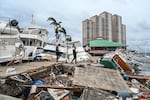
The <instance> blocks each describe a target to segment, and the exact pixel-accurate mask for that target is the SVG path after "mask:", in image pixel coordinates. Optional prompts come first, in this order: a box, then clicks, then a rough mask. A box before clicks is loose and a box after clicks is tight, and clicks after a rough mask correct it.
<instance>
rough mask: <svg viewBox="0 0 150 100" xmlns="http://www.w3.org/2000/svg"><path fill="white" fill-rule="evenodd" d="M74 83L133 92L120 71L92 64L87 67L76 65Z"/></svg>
mask: <svg viewBox="0 0 150 100" xmlns="http://www.w3.org/2000/svg"><path fill="white" fill-rule="evenodd" d="M73 84H75V85H81V86H87V87H93V88H100V89H104V90H109V91H113V90H127V91H129V92H131V91H130V89H129V87H128V85H127V84H126V82H125V81H124V79H123V78H122V76H121V75H120V73H119V71H117V70H111V69H107V68H101V67H94V66H90V65H89V66H88V65H87V66H86V67H85V68H81V67H76V69H75V74H74V77H73Z"/></svg>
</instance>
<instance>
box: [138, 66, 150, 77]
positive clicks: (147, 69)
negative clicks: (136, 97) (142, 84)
mask: <svg viewBox="0 0 150 100" xmlns="http://www.w3.org/2000/svg"><path fill="white" fill-rule="evenodd" d="M139 69H141V71H139V73H138V75H145V76H150V63H143V65H142V66H139Z"/></svg>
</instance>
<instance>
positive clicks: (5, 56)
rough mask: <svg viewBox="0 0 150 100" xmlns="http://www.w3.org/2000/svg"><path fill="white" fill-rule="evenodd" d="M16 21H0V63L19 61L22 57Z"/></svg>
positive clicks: (21, 44)
mask: <svg viewBox="0 0 150 100" xmlns="http://www.w3.org/2000/svg"><path fill="white" fill-rule="evenodd" d="M17 24H18V22H17V21H16V20H12V21H8V22H6V21H0V63H5V62H10V61H20V60H22V58H23V56H24V53H23V52H24V48H23V43H22V41H21V40H20V38H19V33H20V32H19V30H18V26H17Z"/></svg>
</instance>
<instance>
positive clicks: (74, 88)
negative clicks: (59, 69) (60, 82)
mask: <svg viewBox="0 0 150 100" xmlns="http://www.w3.org/2000/svg"><path fill="white" fill-rule="evenodd" d="M18 86H20V87H31V86H32V85H18ZM37 87H38V88H53V89H66V90H83V89H84V86H57V85H49V84H44V85H43V84H42V85H37Z"/></svg>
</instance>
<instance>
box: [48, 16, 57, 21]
mask: <svg viewBox="0 0 150 100" xmlns="http://www.w3.org/2000/svg"><path fill="white" fill-rule="evenodd" d="M47 20H48V21H53V22H57V21H56V19H55V18H53V17H49V18H48V19H47Z"/></svg>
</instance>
